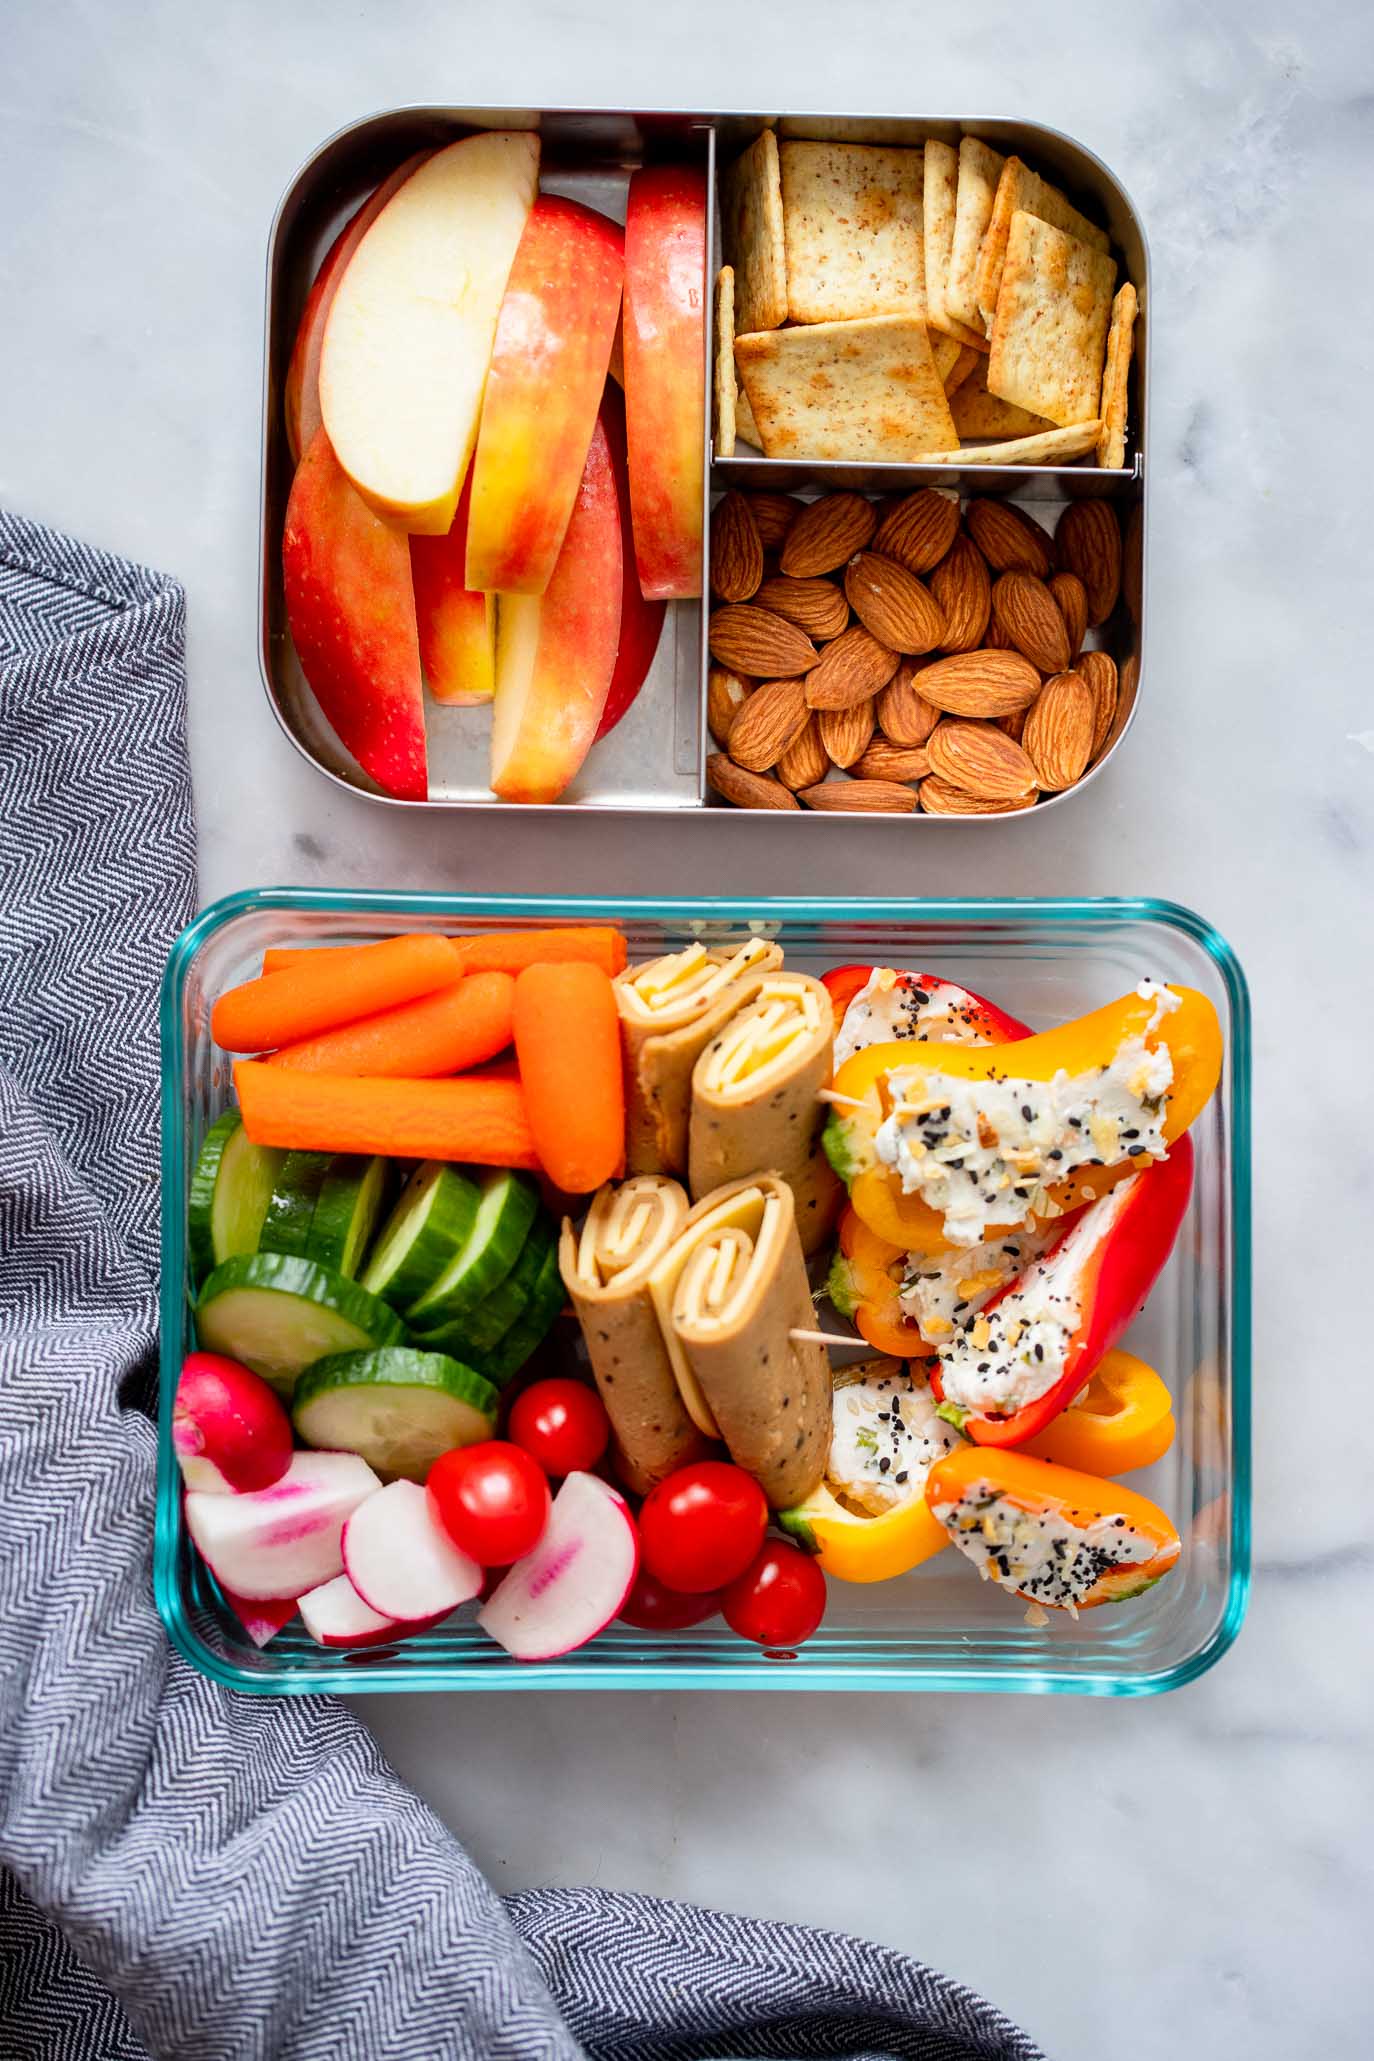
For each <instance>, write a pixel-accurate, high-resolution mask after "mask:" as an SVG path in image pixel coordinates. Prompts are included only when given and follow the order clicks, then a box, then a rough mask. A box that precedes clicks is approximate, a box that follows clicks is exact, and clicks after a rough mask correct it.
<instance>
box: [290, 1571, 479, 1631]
mask: <svg viewBox="0 0 1374 2061" xmlns="http://www.w3.org/2000/svg"><path fill="white" fill-rule="evenodd" d="M447 1616H448V1612H447V1611H444V1612H443V1613H442V1614H441V1615H440V1616H439V1617H426V1618H424V1619H422V1620H421V1622H420V1623H418V1624H402V1623H401V1622H400V1620H399V1619H398V1618H394V1617H383V1616H382V1615H381V1613H380V1611H376V1610H373V1609H372V1608H371V1607H370V1605H368V1604H366V1603H364V1601H363V1599H362V1597H361V1596H360V1595H359V1594H358V1591H357V1590H356V1589H355V1588H354V1586H353V1584H352V1582H351V1581H350V1580H349V1579H348V1576H347V1575H346V1574H336V1575H335V1577H334V1579H333V1581H332V1582H323V1583H321V1585H320V1587H319V1588H318V1589H311V1590H310V1591H309V1592H308V1593H307V1594H306V1595H304V1596H302V1597H301V1622H302V1623H303V1624H304V1626H305V1629H306V1630H307V1631H308V1632H309V1634H310V1636H311V1638H312V1639H313V1640H314V1641H315V1644H316V1645H317V1646H341V1647H351V1646H386V1645H388V1644H390V1643H391V1642H392V1641H394V1640H396V1639H412V1638H414V1636H415V1634H416V1633H417V1632H428V1631H432V1630H433V1628H434V1626H435V1625H436V1624H442V1623H443V1621H444V1618H445V1617H447Z"/></svg>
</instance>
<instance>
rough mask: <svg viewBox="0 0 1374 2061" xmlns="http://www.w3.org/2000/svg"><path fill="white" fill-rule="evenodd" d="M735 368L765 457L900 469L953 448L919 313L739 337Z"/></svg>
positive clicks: (951, 427) (945, 406)
mask: <svg viewBox="0 0 1374 2061" xmlns="http://www.w3.org/2000/svg"><path fill="white" fill-rule="evenodd" d="M735 364H736V366H737V367H738V370H739V373H740V376H741V378H742V379H743V381H744V388H745V392H746V393H747V394H748V396H749V402H750V406H751V407H752V409H753V411H754V420H755V422H756V423H757V424H758V427H759V434H760V437H761V440H762V449H763V451H764V453H765V455H766V456H767V457H769V458H848V459H852V460H854V461H857V462H862V461H865V460H870V459H878V460H892V461H894V462H897V463H901V462H903V461H908V460H914V459H918V458H921V457H922V456H923V455H924V453H925V452H927V451H931V450H943V449H945V448H946V447H947V446H949V445H950V444H952V443H953V442H954V438H955V430H954V420H953V417H952V416H951V415H950V412H949V403H948V401H947V400H946V399H945V392H944V388H943V387H942V386H941V384H940V381H939V378H938V376H937V374H936V371H935V360H934V357H933V356H932V353H931V348H930V338H929V336H928V334H927V332H926V325H925V323H924V322H923V321H922V320H921V318H920V316H919V315H873V316H869V317H867V318H866V319H865V320H863V321H861V322H809V323H805V324H803V325H801V326H800V327H799V328H796V329H773V330H764V331H763V332H762V333H761V334H759V335H756V336H737V337H736V338H735Z"/></svg>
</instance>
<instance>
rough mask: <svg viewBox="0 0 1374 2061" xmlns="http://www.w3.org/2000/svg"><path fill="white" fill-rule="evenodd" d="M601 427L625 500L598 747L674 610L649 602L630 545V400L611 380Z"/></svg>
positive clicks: (631, 695) (640, 679)
mask: <svg viewBox="0 0 1374 2061" xmlns="http://www.w3.org/2000/svg"><path fill="white" fill-rule="evenodd" d="M601 424H602V427H603V429H604V430H605V432H606V442H607V443H608V444H609V445H610V450H611V467H612V470H613V471H614V473H615V490H616V494H617V496H618V497H619V501H620V535H621V539H622V550H621V581H620V644H619V648H618V649H617V651H616V655H615V671H614V672H613V673H612V674H611V684H610V687H609V688H608V690H607V693H606V706H605V708H603V709H602V711H601V721H600V722H599V723H598V724H597V726H596V736H595V738H593V740H592V741H593V743H598V742H599V741H600V740H601V738H603V737H604V736H605V735H606V732H607V731H608V730H614V728H615V726H616V724H617V723H618V722H619V721H620V718H621V717H622V716H623V715H624V714H625V711H626V710H627V709H628V708H629V707H630V705H631V703H632V702H633V701H634V699H635V697H636V696H637V694H638V693H639V690H640V688H641V687H642V686H643V685H644V681H645V677H646V675H647V674H648V671H649V668H650V666H651V665H652V664H653V662H654V653H655V652H656V651H657V650H658V640H659V638H660V636H661V635H662V633H663V618H664V616H665V614H666V613H667V609H668V604H667V602H666V601H646V600H645V599H644V593H643V590H642V588H641V587H640V584H639V573H638V571H637V569H636V567H635V560H634V553H633V552H632V551H631V550H630V549H629V546H628V540H629V538H630V536H631V534H632V528H631V518H630V476H629V472H628V469H627V467H626V463H625V400H624V396H623V395H622V393H621V391H620V389H619V387H617V386H613V385H612V384H611V383H610V381H609V380H608V381H607V383H606V391H605V393H604V394H603V395H602V397H601Z"/></svg>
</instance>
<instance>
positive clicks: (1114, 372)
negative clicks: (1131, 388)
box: [1097, 279, 1139, 466]
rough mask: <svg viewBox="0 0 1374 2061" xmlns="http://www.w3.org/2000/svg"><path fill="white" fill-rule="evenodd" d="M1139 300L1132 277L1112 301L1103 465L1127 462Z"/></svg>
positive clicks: (1099, 455)
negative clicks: (1129, 379) (1128, 400)
mask: <svg viewBox="0 0 1374 2061" xmlns="http://www.w3.org/2000/svg"><path fill="white" fill-rule="evenodd" d="M1138 306H1139V303H1138V302H1137V300H1136V291H1135V288H1134V287H1133V286H1132V284H1131V282H1130V280H1129V279H1128V280H1127V281H1126V284H1125V285H1124V286H1123V287H1122V289H1121V291H1120V293H1119V294H1118V295H1117V297H1116V299H1115V300H1114V301H1113V302H1112V326H1111V328H1110V329H1109V330H1108V331H1107V364H1106V369H1105V371H1104V372H1103V374H1102V434H1101V436H1100V437H1099V438H1098V441H1097V462H1098V464H1099V465H1113V466H1122V465H1124V464H1125V463H1126V379H1127V375H1128V374H1129V372H1130V369H1131V347H1132V345H1133V343H1134V341H1135V318H1136V313H1137V309H1138Z"/></svg>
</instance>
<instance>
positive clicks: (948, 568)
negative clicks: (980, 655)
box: [930, 537, 992, 651]
mask: <svg viewBox="0 0 1374 2061" xmlns="http://www.w3.org/2000/svg"><path fill="white" fill-rule="evenodd" d="M930 591H931V593H932V594H933V595H934V597H935V599H936V601H937V602H938V603H939V605H940V608H941V610H942V612H943V614H944V618H945V634H944V639H943V645H942V648H943V649H944V650H945V651H976V650H977V649H978V646H979V645H980V644H981V643H982V641H983V634H984V632H985V631H986V629H987V626H988V616H989V614H990V612H991V609H992V581H991V580H990V579H989V578H988V568H987V562H986V560H985V559H984V557H983V554H982V552H981V551H980V550H979V549H978V546H977V545H976V544H975V543H973V541H972V540H971V539H970V538H968V537H956V538H955V539H954V542H953V543H952V544H951V545H950V547H949V550H948V552H947V554H946V555H945V557H944V558H942V559H941V560H940V563H939V564H938V565H937V566H936V568H935V570H934V572H933V573H932V574H931V576H930Z"/></svg>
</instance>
